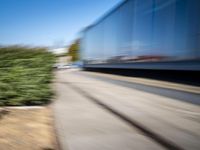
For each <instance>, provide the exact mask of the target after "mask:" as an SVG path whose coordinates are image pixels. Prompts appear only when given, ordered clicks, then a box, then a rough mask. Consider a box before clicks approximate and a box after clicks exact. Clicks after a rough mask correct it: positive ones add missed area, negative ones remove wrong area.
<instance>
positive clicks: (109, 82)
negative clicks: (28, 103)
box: [53, 69, 200, 150]
mask: <svg viewBox="0 0 200 150" xmlns="http://www.w3.org/2000/svg"><path fill="white" fill-rule="evenodd" d="M54 85H55V90H56V93H57V96H56V100H55V103H54V105H53V109H54V114H55V121H56V128H57V133H58V138H59V140H60V145H61V147H62V149H64V150H102V149H103V150H122V149H123V150H132V149H141V150H149V149H152V150H156V149H188V150H198V149H200V142H199V141H200V107H199V94H200V90H199V87H195V86H188V85H181V84H175V83H170V82H164V81H156V80H150V79H142V78H133V77H132V78H131V77H123V76H117V75H108V74H102V73H94V72H83V71H79V70H73V69H68V70H59V71H57V72H56V80H55V83H54Z"/></svg>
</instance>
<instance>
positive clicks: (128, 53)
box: [81, 0, 200, 71]
mask: <svg viewBox="0 0 200 150" xmlns="http://www.w3.org/2000/svg"><path fill="white" fill-rule="evenodd" d="M81 56H82V59H83V62H84V67H85V68H120V69H121V68H128V69H162V70H193V71H199V70H200V0H125V1H123V2H122V3H121V4H120V5H118V6H117V7H115V8H114V9H112V10H111V11H110V12H109V13H107V14H106V15H104V16H103V17H102V18H101V19H99V20H98V21H97V22H95V23H94V24H93V25H91V26H90V27H88V28H87V29H85V30H84V31H83V37H82V40H81Z"/></svg>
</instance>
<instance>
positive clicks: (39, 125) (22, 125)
mask: <svg viewBox="0 0 200 150" xmlns="http://www.w3.org/2000/svg"><path fill="white" fill-rule="evenodd" d="M54 131H55V130H54V128H53V117H52V112H51V110H50V108H48V107H17V108H14V107H13V108H0V150H57V149H58V148H57V144H56V138H55V133H54Z"/></svg>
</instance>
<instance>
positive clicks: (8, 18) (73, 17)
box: [0, 0, 122, 46]
mask: <svg viewBox="0 0 200 150" xmlns="http://www.w3.org/2000/svg"><path fill="white" fill-rule="evenodd" d="M121 1H122V0H0V45H14V44H23V45H30V46H62V45H67V44H69V43H70V42H72V41H73V40H74V39H75V38H76V37H77V36H78V32H79V31H81V29H83V28H84V27H85V26H88V25H90V24H91V23H93V22H94V21H95V20H96V19H98V18H99V17H101V16H102V15H103V14H104V13H105V12H107V11H108V10H110V8H112V7H113V6H115V5H116V4H118V3H119V2H121Z"/></svg>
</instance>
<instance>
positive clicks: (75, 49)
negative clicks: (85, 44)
mask: <svg viewBox="0 0 200 150" xmlns="http://www.w3.org/2000/svg"><path fill="white" fill-rule="evenodd" d="M68 56H71V58H72V59H71V60H72V61H77V60H79V58H80V40H79V39H78V40H76V41H75V42H74V43H73V44H71V46H70V47H69V51H68Z"/></svg>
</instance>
